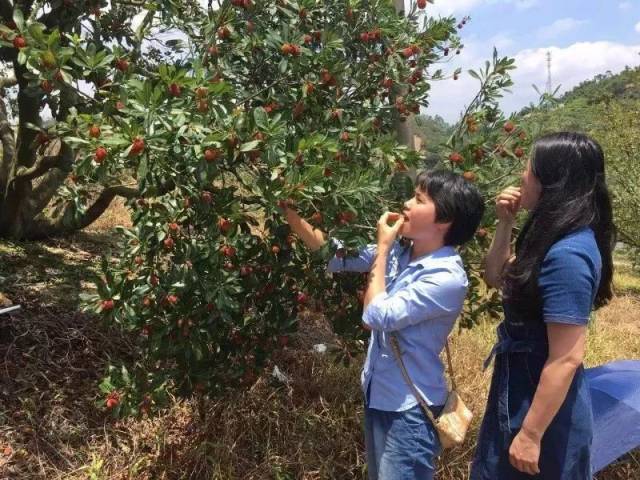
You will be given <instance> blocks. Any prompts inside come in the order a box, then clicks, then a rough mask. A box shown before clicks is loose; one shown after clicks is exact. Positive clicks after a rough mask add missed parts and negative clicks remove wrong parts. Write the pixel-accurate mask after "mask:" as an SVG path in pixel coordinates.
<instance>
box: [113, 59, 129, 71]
mask: <svg viewBox="0 0 640 480" xmlns="http://www.w3.org/2000/svg"><path fill="white" fill-rule="evenodd" d="M116 68H117V69H118V70H120V71H121V72H126V71H127V70H129V62H128V61H127V60H126V59H125V58H119V59H118V60H116Z"/></svg>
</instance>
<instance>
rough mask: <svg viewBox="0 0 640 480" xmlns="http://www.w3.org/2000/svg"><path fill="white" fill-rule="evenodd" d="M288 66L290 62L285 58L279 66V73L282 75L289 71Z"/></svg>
mask: <svg viewBox="0 0 640 480" xmlns="http://www.w3.org/2000/svg"><path fill="white" fill-rule="evenodd" d="M288 66H289V62H288V61H287V59H286V58H283V59H282V60H280V64H279V65H278V71H279V72H280V73H284V72H286V71H287V67H288Z"/></svg>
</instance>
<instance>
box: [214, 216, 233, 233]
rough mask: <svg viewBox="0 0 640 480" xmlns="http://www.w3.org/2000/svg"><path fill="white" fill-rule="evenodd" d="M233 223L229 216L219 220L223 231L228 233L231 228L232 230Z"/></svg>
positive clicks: (219, 226) (219, 225)
mask: <svg viewBox="0 0 640 480" xmlns="http://www.w3.org/2000/svg"><path fill="white" fill-rule="evenodd" d="M232 225H233V224H232V223H231V220H229V219H227V218H220V219H219V220H218V228H219V229H220V231H221V232H222V233H227V232H228V231H229V230H231V226H232Z"/></svg>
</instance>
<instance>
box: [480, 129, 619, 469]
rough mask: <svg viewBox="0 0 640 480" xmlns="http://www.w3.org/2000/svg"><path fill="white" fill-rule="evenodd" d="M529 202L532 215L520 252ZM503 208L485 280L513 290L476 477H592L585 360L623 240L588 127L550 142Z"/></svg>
mask: <svg viewBox="0 0 640 480" xmlns="http://www.w3.org/2000/svg"><path fill="white" fill-rule="evenodd" d="M520 208H524V209H526V210H528V211H529V215H528V217H527V220H526V222H525V224H524V226H523V228H522V229H521V231H520V234H519V235H518V238H517V241H516V245H515V255H512V253H511V233H512V230H513V227H514V225H515V216H516V213H517V212H518V210H519V209H520ZM496 209H497V216H498V225H497V229H496V233H495V237H494V238H493V241H492V244H491V247H490V249H489V251H488V253H487V255H486V257H485V280H486V282H487V284H488V285H490V286H493V287H496V288H501V289H502V293H503V306H504V315H505V318H504V321H503V322H502V323H501V324H500V326H499V327H498V341H497V343H496V345H495V346H494V348H493V350H492V352H491V357H495V366H494V372H493V378H492V382H491V390H490V392H489V399H488V403H487V409H486V413H485V416H484V419H483V423H482V427H481V430H480V434H479V438H478V447H477V450H476V455H475V458H474V462H473V466H472V471H471V479H472V480H485V479H486V480H512V479H521V478H522V479H525V478H526V479H530V478H532V476H533V478H541V479H548V480H568V479H575V480H586V479H590V478H592V472H591V441H592V436H593V415H592V409H591V398H590V394H589V387H588V384H587V382H586V381H585V376H584V368H583V365H582V361H583V357H584V350H585V343H586V336H587V324H588V322H589V318H590V315H591V311H592V309H593V308H594V307H595V308H598V307H599V306H601V305H603V304H605V303H606V302H607V301H608V300H609V299H610V298H611V296H612V290H611V280H612V273H613V261H612V249H613V246H614V245H615V237H616V234H615V227H614V225H613V220H612V211H611V201H610V198H609V193H608V189H607V186H606V183H605V170H604V155H603V152H602V149H601V148H600V146H599V145H598V144H597V143H596V142H595V141H594V140H592V139H591V138H589V137H588V136H586V135H582V134H578V133H569V132H563V133H556V134H552V135H547V136H544V137H542V138H540V139H538V140H537V141H536V142H535V144H534V147H533V151H532V155H531V158H530V160H529V162H528V163H527V167H526V169H525V171H524V173H523V175H522V183H521V186H520V187H519V188H517V187H509V188H507V189H505V190H504V191H503V192H502V193H500V194H499V195H498V197H497V200H496ZM491 357H490V358H491Z"/></svg>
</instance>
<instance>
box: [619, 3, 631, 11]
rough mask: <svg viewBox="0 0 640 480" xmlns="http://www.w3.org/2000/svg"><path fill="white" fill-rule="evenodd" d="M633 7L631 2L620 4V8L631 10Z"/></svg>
mask: <svg viewBox="0 0 640 480" xmlns="http://www.w3.org/2000/svg"><path fill="white" fill-rule="evenodd" d="M631 7H633V5H632V4H631V2H622V3H620V5H618V8H620V10H629V9H631Z"/></svg>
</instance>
